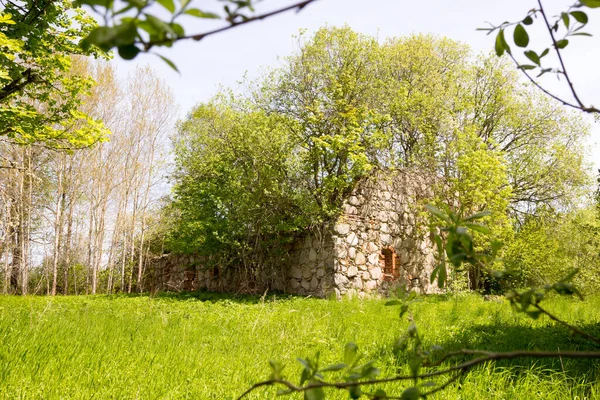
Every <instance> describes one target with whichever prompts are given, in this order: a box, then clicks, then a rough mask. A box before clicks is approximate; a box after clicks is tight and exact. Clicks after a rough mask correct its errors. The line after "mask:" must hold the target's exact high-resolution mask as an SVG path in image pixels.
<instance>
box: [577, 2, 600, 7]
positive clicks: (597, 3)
mask: <svg viewBox="0 0 600 400" xmlns="http://www.w3.org/2000/svg"><path fill="white" fill-rule="evenodd" d="M581 4H583V5H584V6H586V7H589V8H598V7H600V0H581Z"/></svg>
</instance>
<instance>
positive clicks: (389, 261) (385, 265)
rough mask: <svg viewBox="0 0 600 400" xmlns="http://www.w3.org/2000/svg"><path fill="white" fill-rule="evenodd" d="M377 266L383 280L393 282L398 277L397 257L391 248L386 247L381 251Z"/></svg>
mask: <svg viewBox="0 0 600 400" xmlns="http://www.w3.org/2000/svg"><path fill="white" fill-rule="evenodd" d="M379 266H380V267H381V270H382V271H383V279H384V280H386V281H393V280H396V279H398V278H399V277H400V271H399V268H398V267H399V262H398V256H397V255H396V252H395V251H394V249H393V248H391V247H388V248H385V249H383V250H381V254H380V255H379Z"/></svg>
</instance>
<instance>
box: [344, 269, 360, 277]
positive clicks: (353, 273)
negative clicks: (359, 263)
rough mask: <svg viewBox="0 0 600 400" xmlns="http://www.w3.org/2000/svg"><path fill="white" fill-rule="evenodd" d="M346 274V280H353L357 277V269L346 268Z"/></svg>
mask: <svg viewBox="0 0 600 400" xmlns="http://www.w3.org/2000/svg"><path fill="white" fill-rule="evenodd" d="M346 274H347V275H348V278H354V277H355V276H356V275H358V268H356V267H354V266H352V267H348V271H347V272H346Z"/></svg>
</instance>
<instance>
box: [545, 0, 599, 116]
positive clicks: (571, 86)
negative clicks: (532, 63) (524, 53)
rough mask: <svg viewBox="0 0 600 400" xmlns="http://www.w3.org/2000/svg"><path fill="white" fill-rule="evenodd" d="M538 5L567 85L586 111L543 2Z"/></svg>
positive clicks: (580, 106)
mask: <svg viewBox="0 0 600 400" xmlns="http://www.w3.org/2000/svg"><path fill="white" fill-rule="evenodd" d="M538 5H539V6H540V13H541V14H542V17H544V22H545V23H546V28H547V29H548V34H550V38H551V39H552V45H553V46H554V50H555V52H556V55H557V56H558V61H559V62H560V66H561V68H562V74H563V75H564V76H565V79H566V80H567V83H568V84H569V88H570V89H571V93H572V94H573V98H575V101H576V102H577V104H579V108H581V109H582V110H584V111H585V110H586V109H587V108H588V107H586V106H585V105H584V104H583V102H582V101H581V100H580V99H579V96H578V95H577V92H576V91H575V87H574V86H573V82H571V78H569V74H568V73H567V69H566V68H565V63H564V61H563V58H562V54H561V53H560V49H559V48H558V43H557V42H556V38H555V37H554V33H552V27H551V26H550V22H548V17H547V16H546V12H545V11H544V6H543V5H542V0H538Z"/></svg>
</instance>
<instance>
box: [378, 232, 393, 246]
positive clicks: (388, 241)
mask: <svg viewBox="0 0 600 400" xmlns="http://www.w3.org/2000/svg"><path fill="white" fill-rule="evenodd" d="M379 240H381V244H383V245H384V246H385V245H390V244H392V237H391V236H390V235H389V234H387V233H382V234H381V235H379Z"/></svg>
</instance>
